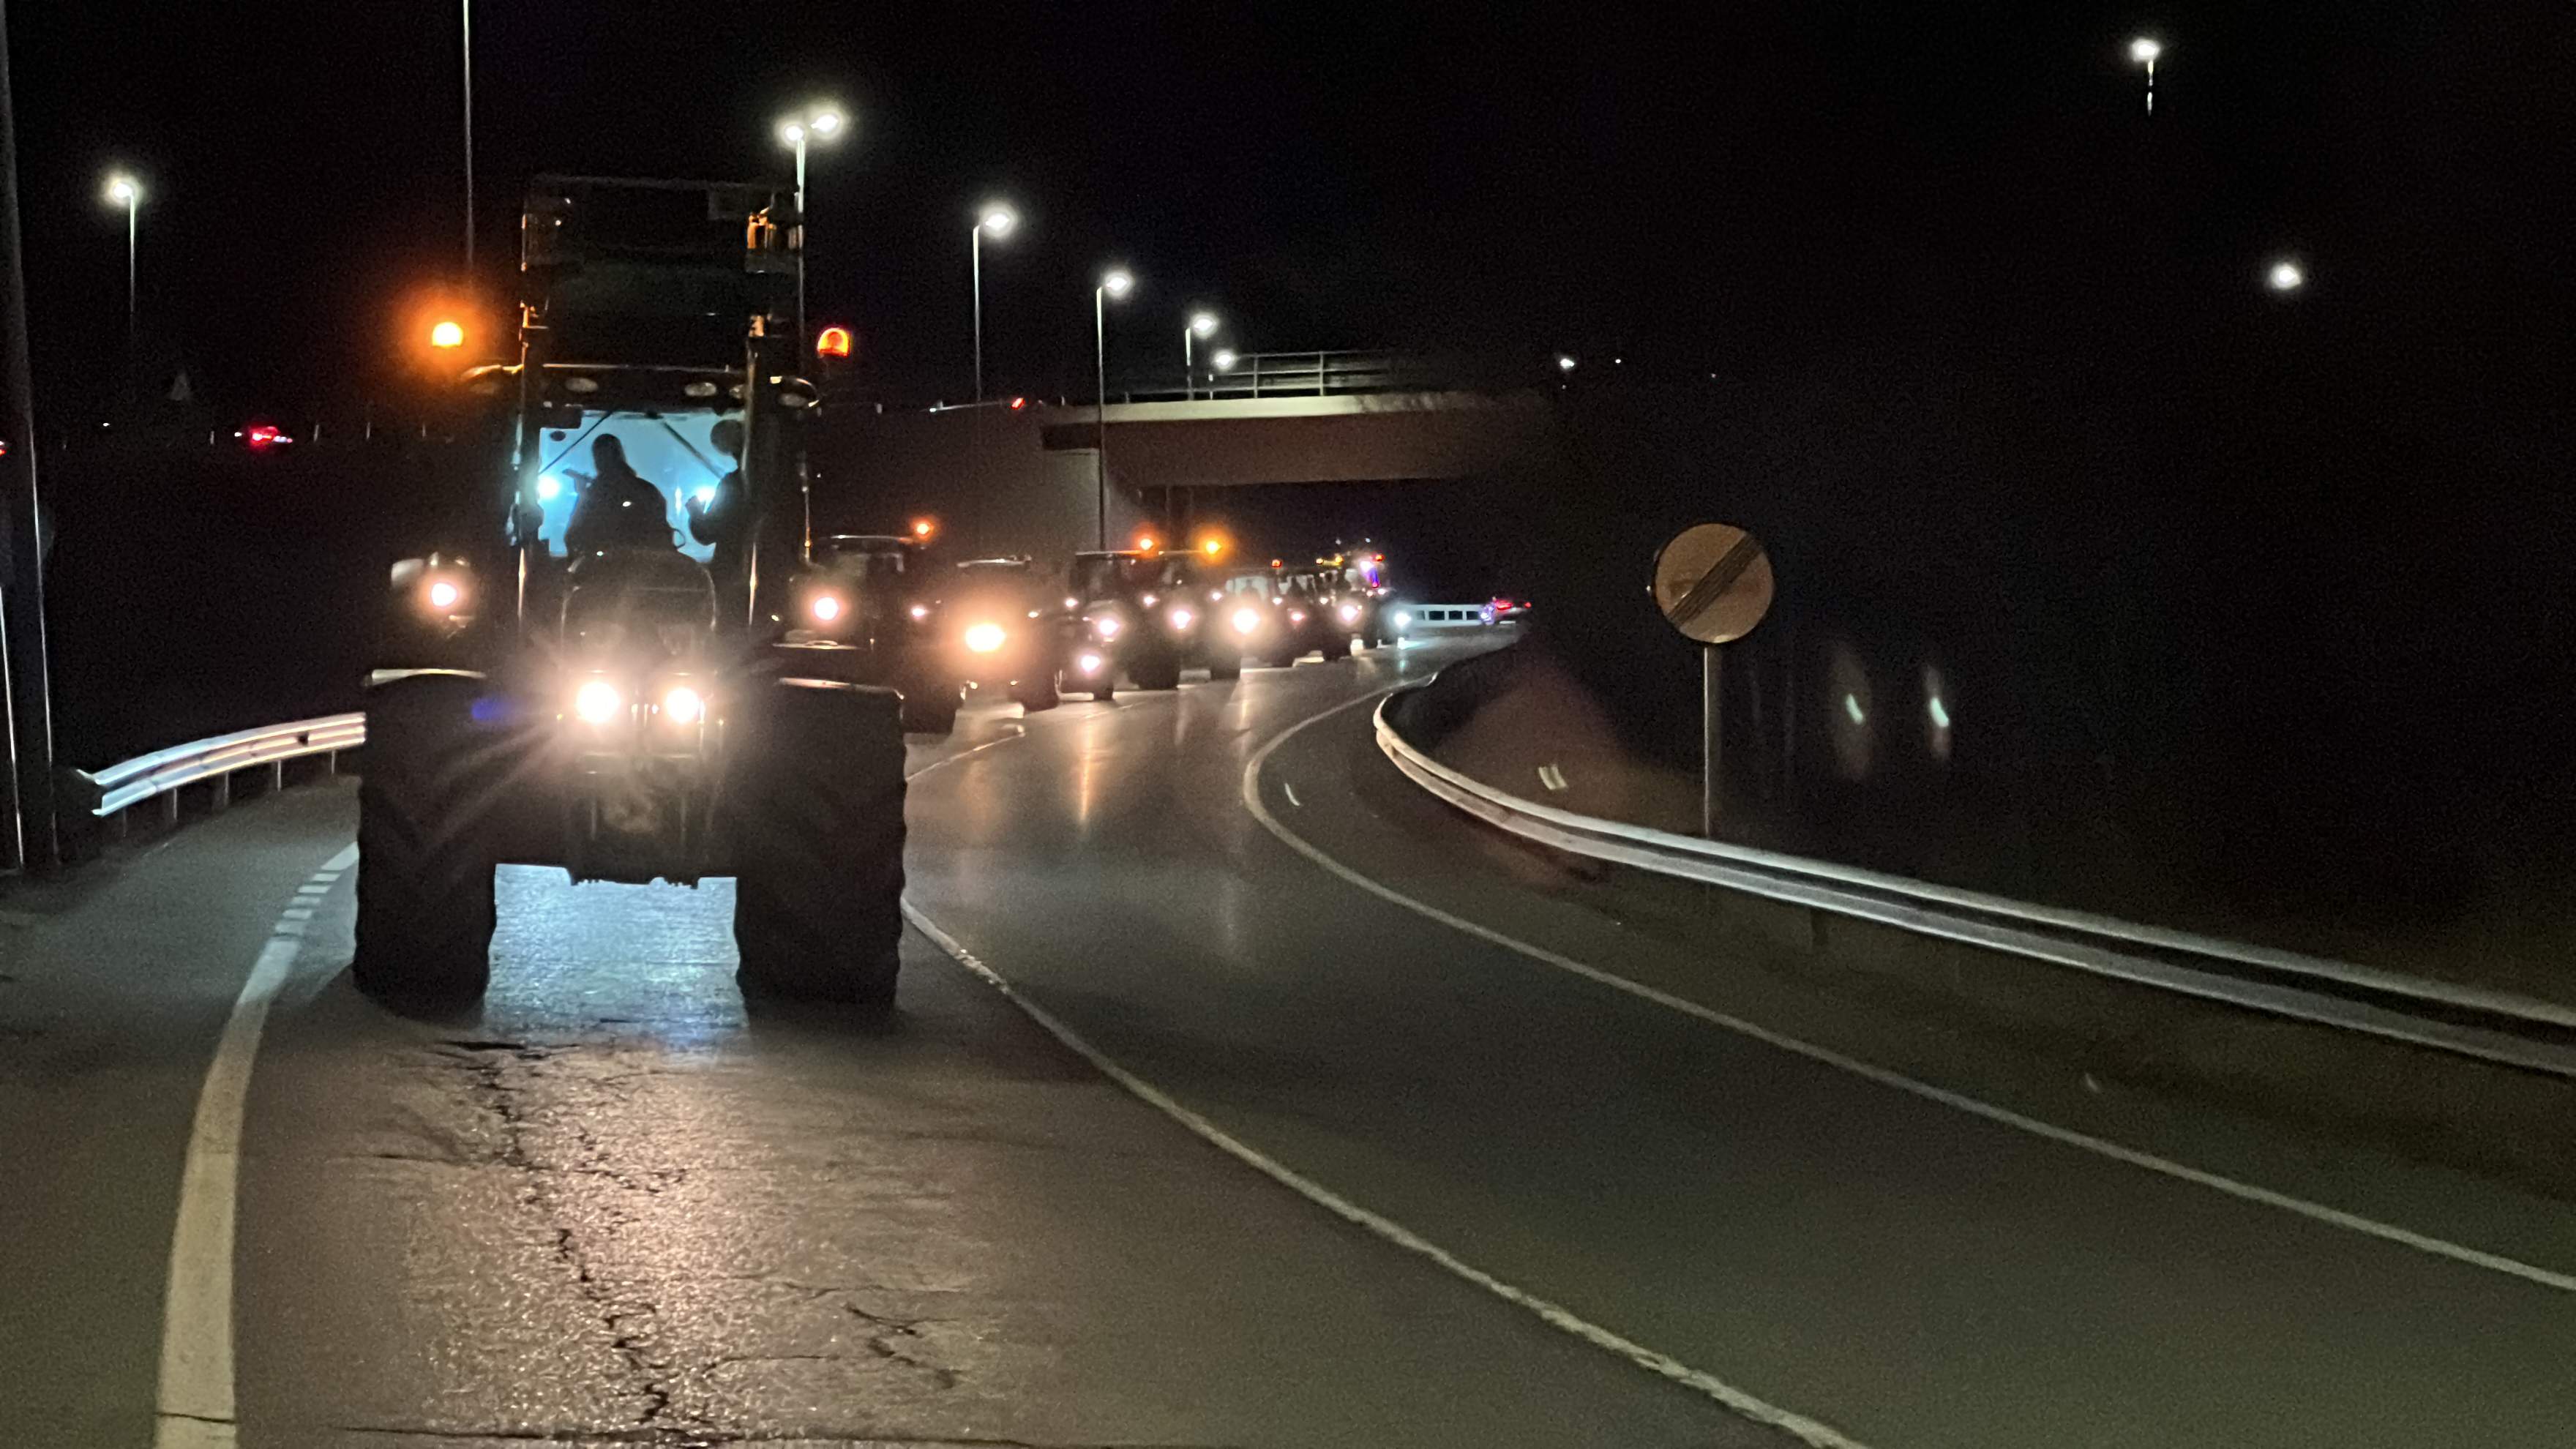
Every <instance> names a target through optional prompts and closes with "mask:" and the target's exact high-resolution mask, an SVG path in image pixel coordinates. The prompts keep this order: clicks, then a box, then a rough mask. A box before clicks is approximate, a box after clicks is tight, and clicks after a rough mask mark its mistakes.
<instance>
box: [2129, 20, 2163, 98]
mask: <svg viewBox="0 0 2576 1449" xmlns="http://www.w3.org/2000/svg"><path fill="white" fill-rule="evenodd" d="M2164 53H2165V48H2164V47H2163V46H2162V45H2160V44H2158V43H2157V42H2156V40H2155V38H2154V37H2153V36H2147V35H2141V36H2139V37H2138V38H2137V39H2135V40H2132V41H2130V42H2129V59H2131V60H2133V61H2135V62H2137V63H2138V64H2140V65H2143V66H2145V67H2146V68H2147V114H2148V115H2150V116H2152V115H2154V114H2155V113H2156V57H2157V56H2160V55H2162V54H2164Z"/></svg>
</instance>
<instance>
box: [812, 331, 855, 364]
mask: <svg viewBox="0 0 2576 1449" xmlns="http://www.w3.org/2000/svg"><path fill="white" fill-rule="evenodd" d="M814 355H815V356H816V357H847V356H849V355H850V329H849V328H847V327H826V328H824V329H823V330H822V331H820V332H817V333H815V334H814Z"/></svg>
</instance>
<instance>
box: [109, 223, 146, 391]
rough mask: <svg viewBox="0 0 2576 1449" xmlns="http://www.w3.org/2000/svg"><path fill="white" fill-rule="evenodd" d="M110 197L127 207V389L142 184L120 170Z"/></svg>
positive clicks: (130, 372)
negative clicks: (137, 219)
mask: <svg viewBox="0 0 2576 1449" xmlns="http://www.w3.org/2000/svg"><path fill="white" fill-rule="evenodd" d="M107 199H108V200H109V201H111V202H114V203H115V204H116V205H118V206H121V207H124V208H125V384H126V387H127V389H128V390H131V389H132V388H133V386H134V369H135V352H134V317H135V306H136V303H135V297H136V293H135V290H134V257H135V243H136V240H137V238H138V236H139V235H140V232H139V230H138V226H137V222H136V218H137V217H138V216H139V214H140V213H141V212H142V209H143V183H142V182H140V181H137V180H135V179H134V178H133V177H131V176H128V175H126V174H124V173H123V172H118V173H117V174H115V175H113V176H110V177H108V178H107Z"/></svg>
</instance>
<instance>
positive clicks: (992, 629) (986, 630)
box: [966, 624, 1004, 654]
mask: <svg viewBox="0 0 2576 1449" xmlns="http://www.w3.org/2000/svg"><path fill="white" fill-rule="evenodd" d="M1003 638H1004V635H1003V633H1002V626H1001V625H999V624H977V625H975V626H974V627H972V628H970V629H968V630H967V631H966V647H967V648H969V649H972V650H974V651H975V652H976V653H978V654H990V653H992V652H993V651H994V650H996V649H999V648H1001V647H1002V640H1003Z"/></svg>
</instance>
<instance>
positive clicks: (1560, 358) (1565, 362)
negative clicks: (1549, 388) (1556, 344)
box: [1556, 352, 1574, 372]
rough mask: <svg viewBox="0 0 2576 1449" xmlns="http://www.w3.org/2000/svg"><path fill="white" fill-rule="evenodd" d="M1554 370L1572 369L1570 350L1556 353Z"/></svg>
mask: <svg viewBox="0 0 2576 1449" xmlns="http://www.w3.org/2000/svg"><path fill="white" fill-rule="evenodd" d="M1556 370H1557V371H1559V372H1572V371H1573V370H1574V354H1573V353H1571V352H1560V353H1558V354H1557V355H1556Z"/></svg>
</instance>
